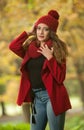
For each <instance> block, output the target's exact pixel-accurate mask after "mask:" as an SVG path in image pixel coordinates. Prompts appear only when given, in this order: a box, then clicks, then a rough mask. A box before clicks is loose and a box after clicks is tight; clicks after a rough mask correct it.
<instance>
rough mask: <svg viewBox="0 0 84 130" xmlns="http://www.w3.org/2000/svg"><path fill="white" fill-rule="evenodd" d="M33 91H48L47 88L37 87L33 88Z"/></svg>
mask: <svg viewBox="0 0 84 130" xmlns="http://www.w3.org/2000/svg"><path fill="white" fill-rule="evenodd" d="M32 91H33V92H35V93H36V92H40V91H46V88H37V89H32Z"/></svg>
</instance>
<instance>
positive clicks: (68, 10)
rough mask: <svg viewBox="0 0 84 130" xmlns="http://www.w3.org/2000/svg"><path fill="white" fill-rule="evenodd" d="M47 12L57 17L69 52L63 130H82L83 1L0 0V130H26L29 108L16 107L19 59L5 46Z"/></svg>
mask: <svg viewBox="0 0 84 130" xmlns="http://www.w3.org/2000/svg"><path fill="white" fill-rule="evenodd" d="M50 9H56V10H57V11H58V12H59V14H60V21H59V28H58V32H57V34H58V36H59V37H60V38H61V39H62V40H64V41H65V42H66V44H67V46H68V50H69V56H68V59H67V75H66V80H65V85H66V88H67V90H68V93H69V96H70V100H71V104H72V109H71V110H69V111H68V112H67V115H66V124H65V130H84V43H83V40H84V1H83V0H0V130H29V127H30V125H29V114H28V111H29V105H28V104H23V106H21V107H20V106H17V104H16V99H17V94H18V89H19V88H18V87H19V81H20V71H19V68H20V64H21V59H20V58H18V57H17V56H16V55H15V54H13V53H12V52H11V51H10V50H9V48H8V45H9V43H10V42H11V41H12V40H13V39H14V38H15V37H16V36H17V35H19V34H20V33H21V32H22V31H24V30H25V31H28V30H30V29H31V27H32V25H33V23H34V22H35V21H36V19H38V18H39V17H40V16H42V15H44V14H47V12H48V11H49V10H50ZM58 100H59V99H58ZM46 130H49V128H48V126H47V128H46Z"/></svg>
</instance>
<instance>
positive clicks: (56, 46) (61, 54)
mask: <svg viewBox="0 0 84 130" xmlns="http://www.w3.org/2000/svg"><path fill="white" fill-rule="evenodd" d="M50 39H51V40H52V42H53V50H54V51H53V55H54V57H55V58H56V60H57V62H58V63H59V64H62V63H64V62H65V60H66V57H67V56H68V49H67V46H66V43H65V42H63V41H62V40H61V39H59V37H58V36H57V34H56V33H55V32H52V31H50ZM34 40H37V37H36V33H35V35H34V36H32V37H29V38H28V39H27V40H26V41H25V42H24V44H23V48H24V49H25V50H27V48H28V46H29V44H31V42H32V41H34ZM37 44H38V42H37Z"/></svg>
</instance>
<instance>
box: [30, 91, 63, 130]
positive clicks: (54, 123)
mask: <svg viewBox="0 0 84 130" xmlns="http://www.w3.org/2000/svg"><path fill="white" fill-rule="evenodd" d="M58 100H59V99H58ZM34 103H35V109H36V114H34V117H35V120H36V123H35V124H34V123H32V120H31V118H30V124H31V130H45V128H46V125H47V122H48V123H49V128H50V130H64V123H65V112H64V113H62V114H60V115H58V116H56V115H55V114H54V112H53V109H52V105H51V102H50V100H49V96H48V93H47V91H46V90H42V91H39V92H35V100H34Z"/></svg>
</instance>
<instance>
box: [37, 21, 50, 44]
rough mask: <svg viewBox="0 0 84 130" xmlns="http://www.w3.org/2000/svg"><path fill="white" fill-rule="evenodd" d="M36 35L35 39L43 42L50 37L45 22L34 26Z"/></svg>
mask: <svg viewBox="0 0 84 130" xmlns="http://www.w3.org/2000/svg"><path fill="white" fill-rule="evenodd" d="M36 35H37V39H38V40H39V41H40V42H44V41H47V40H48V39H49V37H50V30H49V27H48V26H47V25H46V24H43V23H41V24H38V26H37V28H36Z"/></svg>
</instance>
